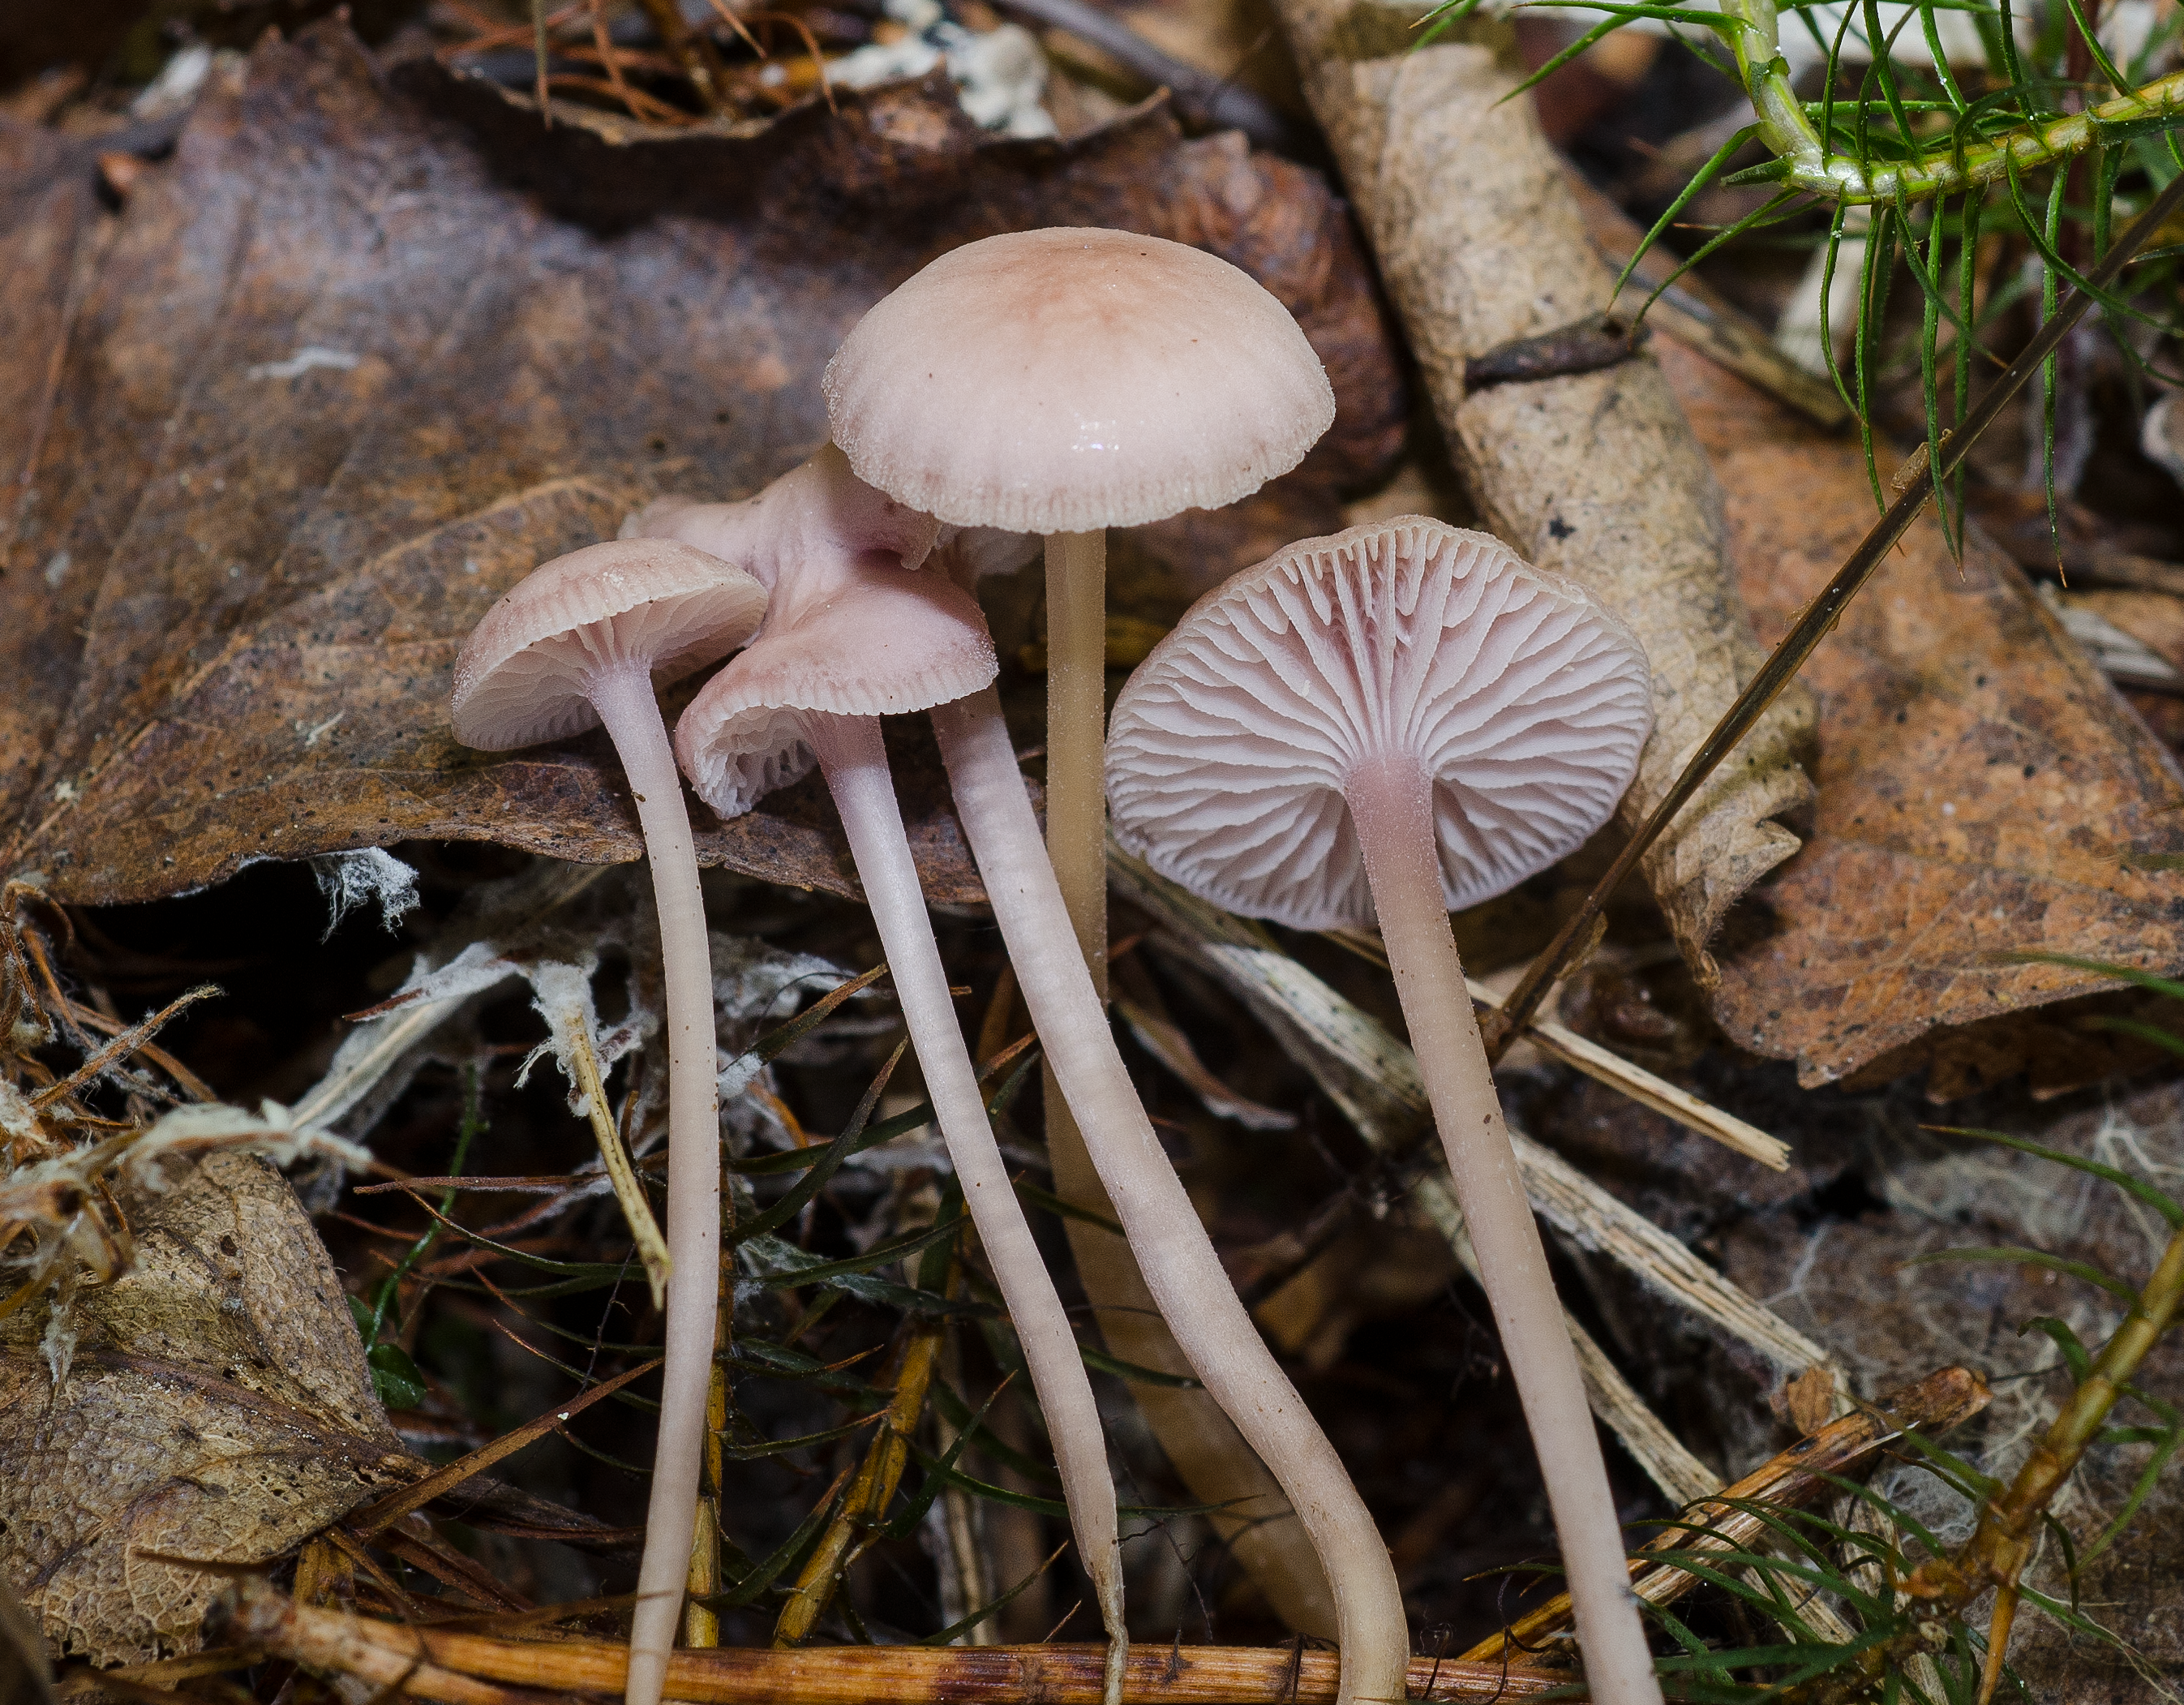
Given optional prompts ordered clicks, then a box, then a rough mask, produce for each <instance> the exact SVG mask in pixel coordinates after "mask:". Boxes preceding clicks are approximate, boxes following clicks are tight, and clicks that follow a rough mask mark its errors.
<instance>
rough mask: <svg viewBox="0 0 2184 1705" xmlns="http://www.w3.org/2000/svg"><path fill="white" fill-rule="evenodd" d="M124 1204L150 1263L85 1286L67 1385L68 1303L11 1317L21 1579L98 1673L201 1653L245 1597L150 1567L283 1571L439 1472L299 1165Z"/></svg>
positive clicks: (10, 1561) (34, 1606)
mask: <svg viewBox="0 0 2184 1705" xmlns="http://www.w3.org/2000/svg"><path fill="white" fill-rule="evenodd" d="M122 1206H123V1207H124V1209H125V1212H126V1213H127V1215H128V1218H129V1222H130V1224H131V1227H132V1229H134V1231H135V1234H136V1267H135V1268H134V1270H133V1271H132V1272H131V1273H129V1275H128V1276H127V1277H126V1278H124V1279H120V1280H118V1281H117V1282H115V1283H114V1284H111V1285H107V1286H103V1287H101V1288H98V1289H94V1290H84V1291H81V1292H80V1293H79V1294H78V1295H77V1297H76V1299H75V1307H74V1310H73V1322H74V1328H75V1349H74V1354H73V1356H72V1357H70V1362H69V1372H68V1376H67V1378H66V1379H65V1380H64V1381H63V1382H62V1384H61V1385H60V1387H59V1389H58V1392H57V1391H56V1390H55V1389H54V1385H53V1374H52V1372H51V1369H50V1368H49V1366H48V1361H47V1353H46V1348H45V1346H44V1345H42V1342H41V1340H42V1338H43V1337H44V1335H45V1334H46V1330H47V1322H48V1318H49V1315H48V1311H47V1308H46V1307H42V1306H34V1307H30V1308H26V1309H25V1310H23V1311H22V1312H20V1313H18V1314H16V1315H15V1316H14V1317H13V1318H10V1319H9V1320H8V1321H7V1322H6V1323H4V1324H0V1462H5V1463H7V1465H8V1466H7V1472H6V1473H5V1474H0V1576H4V1577H5V1578H7V1579H8V1580H10V1581H11V1582H13V1583H14V1585H16V1587H17V1588H18V1589H19V1590H20V1592H21V1594H22V1597H23V1602H24V1603H25V1606H26V1607H28V1608H29V1609H30V1610H31V1612H32V1613H34V1614H35V1615H36V1616H37V1617H38V1619H40V1620H41V1622H42V1624H43V1625H44V1628H45V1631H46V1635H47V1638H48V1639H50V1640H51V1641H53V1643H54V1645H55V1646H56V1647H58V1649H59V1650H61V1651H63V1652H73V1653H75V1654H77V1655H79V1656H81V1657H84V1658H89V1659H90V1660H91V1661H92V1662H93V1663H131V1662H140V1661H142V1660H145V1659H148V1658H153V1657H156V1656H158V1655H159V1653H160V1652H162V1651H171V1650H176V1649H187V1648H188V1647H191V1646H194V1645H195V1644H196V1643H197V1640H198V1623H199V1620H200V1618H201V1616H202V1614H203V1610H204V1607H205V1606H206V1605H207V1604H208V1603H209V1602H211V1600H212V1598H213V1597H214V1595H215V1594H216V1593H218V1592H219V1591H220V1588H221V1586H222V1585H224V1581H223V1579H222V1577H220V1576H219V1575H216V1574H208V1573H206V1572H204V1571H203V1570H198V1569H192V1568H181V1567H177V1566H175V1565H174V1564H171V1563H159V1562H153V1561H152V1560H151V1559H150V1558H148V1557H145V1556H143V1555H142V1554H141V1553H143V1552H157V1553H160V1554H162V1555H164V1556H168V1557H195V1558H203V1559H208V1560H217V1561H220V1562H226V1563H258V1562H262V1561H264V1560H265V1559H267V1558H270V1557H277V1556H279V1555H281V1553H282V1552H286V1551H288V1550H290V1549H291V1548H292V1547H293V1546H296V1545H297V1544H298V1542H299V1541H302V1540H304V1538H306V1537H307V1536H309V1535H311V1534H313V1533H315V1532H317V1531H318V1530H319V1529H321V1528H323V1527H325V1526H326V1524H328V1523H330V1522H331V1521H333V1520H335V1519H337V1518H339V1517H340V1516H342V1515H343V1514H345V1513H347V1512H348V1511H349V1510H351V1509H353V1508H354V1507H356V1506H357V1505H358V1504H360V1503H362V1502H365V1500H366V1499H368V1498H370V1497H371V1496H375V1495H376V1494H377V1493H379V1492H382V1491H385V1490H388V1489H389V1488H391V1487H393V1486H397V1485H406V1484H408V1482H409V1480H410V1479H413V1478H414V1477H415V1473H416V1471H417V1467H418V1465H417V1464H416V1463H415V1459H414V1458H412V1457H409V1456H408V1455H407V1454H406V1453H405V1452H404V1451H402V1449H401V1446H400V1445H399V1444H398V1441H397V1440H396V1439H395V1436H394V1435H393V1431H392V1430H391V1429H389V1428H388V1426H387V1418H386V1416H385V1414H384V1413H383V1412H382V1410H381V1408H380V1407H379V1402H378V1400H377V1399H376V1397H375V1396H373V1394H372V1388H371V1379H370V1371H369V1370H368V1369H367V1368H366V1367H365V1359H364V1345H363V1341H362V1340H360V1339H359V1336H358V1335H357V1330H356V1325H355V1323H354V1321H353V1320H352V1319H351V1318H350V1317H349V1312H348V1307H347V1305H346V1303H345V1302H344V1301H343V1295H342V1291H341V1287H340V1285H339V1284H338V1283H337V1281H336V1279H335V1277H334V1271H333V1266H332V1263H331V1262H330V1261H329V1260H328V1259H327V1256H326V1247H325V1245H323V1244H321V1243H320V1241H319V1237H318V1234H317V1233H316V1232H315V1230H314V1229H312V1226H311V1222H310V1220H309V1217H308V1216H306V1215H305V1214H304V1211H303V1208H302V1206H300V1205H299V1204H298V1202H297V1201H296V1195H295V1192H294V1191H293V1190H290V1189H289V1187H288V1184H287V1181H286V1180H285V1179H284V1178H281V1175H280V1173H277V1172H276V1171H274V1170H273V1168H272V1167H270V1166H268V1165H266V1164H265V1162H262V1161H260V1160H257V1159H255V1158H253V1157H250V1156H242V1155H232V1154H228V1155H214V1156H211V1157H210V1158H209V1159H207V1160H206V1161H205V1162H203V1163H202V1164H201V1165H200V1166H198V1167H197V1168H196V1169H195V1170H194V1171H193V1172H192V1173H190V1174H189V1175H188V1176H187V1178H184V1179H183V1180H182V1181H181V1182H180V1183H178V1184H175V1185H174V1186H173V1187H172V1188H170V1190H167V1191H165V1192H164V1193H163V1194H143V1195H131V1196H130V1197H126V1198H125V1199H124V1201H123V1203H122Z"/></svg>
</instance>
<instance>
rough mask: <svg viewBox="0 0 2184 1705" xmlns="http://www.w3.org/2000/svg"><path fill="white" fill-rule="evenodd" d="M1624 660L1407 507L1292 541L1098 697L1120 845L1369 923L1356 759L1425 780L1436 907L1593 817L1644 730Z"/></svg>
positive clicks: (1313, 923) (1631, 656)
mask: <svg viewBox="0 0 2184 1705" xmlns="http://www.w3.org/2000/svg"><path fill="white" fill-rule="evenodd" d="M1651 698H1652V687H1651V676H1650V673H1649V671H1648V670H1647V667H1646V659H1645V655H1644V653H1643V652H1642V651H1641V650H1640V649H1639V647H1638V644H1637V642H1636V640H1635V639H1634V638H1631V637H1630V634H1629V632H1627V630H1625V629H1624V627H1623V626H1622V624H1621V623H1619V622H1618V621H1615V619H1614V618H1613V616H1609V615H1607V612H1606V611H1604V610H1602V608H1601V607H1600V606H1599V605H1597V604H1596V602H1594V600H1593V599H1591V596H1590V595H1589V594H1587V593H1585V591H1584V590H1583V589H1582V588H1579V587H1577V586H1575V585H1574V584H1573V583H1571V582H1568V581H1565V580H1563V579H1561V578H1560V577H1556V576H1552V575H1547V574H1543V573H1541V572H1540V571H1538V570H1536V569H1533V568H1531V567H1529V566H1526V565H1525V564H1524V563H1523V562H1522V561H1520V560H1518V558H1517V557H1516V555H1515V554H1513V553H1512V552H1511V551H1510V550H1509V549H1508V548H1507V546H1505V545H1503V544H1502V543H1501V542H1500V541H1499V540H1497V539H1494V538H1490V537H1488V536H1487V535H1486V534H1484V533H1478V532H1465V531H1463V530H1462V529H1459V528H1456V527H1446V526H1443V525H1442V524H1441V523H1440V522H1439V521H1429V520H1427V519H1424V518H1423V517H1419V516H1407V517H1405V518H1403V519H1402V520H1401V521H1395V522H1392V523H1388V522H1383V523H1380V524H1378V525H1376V526H1373V527H1354V528H1352V529H1351V531H1349V532H1344V533H1338V534H1336V535H1334V537H1332V538H1321V539H1308V540H1306V541H1304V542H1303V543H1300V544H1297V545H1294V546H1292V547H1290V549H1288V550H1285V551H1283V552H1281V553H1280V554H1278V555H1276V556H1273V557H1271V558H1269V559H1268V560H1267V561H1266V562H1264V563H1262V564H1261V565H1259V566H1257V567H1256V568H1252V569H1247V570H1245V571H1244V572H1243V573H1241V574H1240V575H1238V576H1236V577H1234V579H1232V580H1230V581H1229V582H1227V583H1226V584H1225V585H1223V586H1222V587H1220V588H1217V589H1216V590H1215V591H1214V592H1212V593H1210V594H1208V595H1207V596H1206V598H1204V599H1201V600H1200V602H1199V603H1198V604H1197V605H1195V607H1194V608H1193V609H1192V610H1191V611H1190V614H1189V615H1187V616H1184V619H1183V621H1182V622H1181V624H1180V625H1179V626H1178V627H1177V628H1176V630H1175V632H1173V633H1171V634H1170V635H1168V637H1167V638H1166V639H1164V640H1162V642H1161V644H1159V645H1158V646H1156V648H1155V649H1154V650H1153V652H1152V654H1151V655H1150V656H1149V657H1147V659H1146V660H1145V663H1144V664H1143V665H1142V666H1140V667H1139V670H1138V671H1137V672H1136V674H1134V676H1133V677H1131V679H1130V682H1129V683H1128V685H1127V686H1126V687H1125V688H1123V693H1122V696H1121V698H1120V699H1118V700H1117V704H1116V706H1115V712H1114V717H1113V720H1112V724H1111V726H1110V731H1109V737H1108V746H1107V794H1108V800H1109V803H1110V805H1111V807H1112V811H1113V813H1114V825H1115V833H1116V834H1117V838H1118V839H1121V841H1122V842H1123V845H1124V846H1126V847H1128V848H1129V849H1130V850H1131V851H1133V852H1134V853H1136V854H1138V855H1139V856H1140V857H1142V858H1144V859H1145V861H1146V862H1147V863H1149V864H1151V866H1153V867H1154V868H1155V869H1156V870H1158V871H1160V872H1162V874H1163V875H1166V876H1168V877H1171V878H1173V879H1174V880H1176V881H1178V882H1179V883H1183V884H1184V886H1185V887H1187V888H1190V889H1192V890H1194V891H1195V892H1196V893H1198V894H1203V895H1205V896H1206V897H1207V898H1208V899H1211V900H1214V901H1216V902H1217V904H1219V905H1224V906H1226V907H1228V908H1229V910H1231V911H1237V912H1241V913H1245V914H1247V915H1249V916H1252V917H1271V918H1273V919H1275V920H1277V921H1278V922H1282V923H1285V924H1289V925H1291V926H1292V927H1294V928H1300V929H1326V928H1339V927H1346V928H1362V927H1367V926H1369V925H1370V924H1371V923H1372V922H1373V904H1372V900H1371V897H1370V895H1369V894H1368V891H1367V889H1366V882H1365V862H1364V859H1363V856H1362V854H1361V853H1360V851H1359V850H1358V844H1357V832H1356V830H1355V828H1354V827H1352V825H1351V820H1350V811H1349V807H1348V805H1346V803H1345V801H1344V798H1343V789H1344V787H1345V785H1346V781H1347V778H1348V777H1349V775H1350V773H1351V771H1352V769H1353V768H1355V766H1357V764H1358V763H1360V762H1361V761H1363V760H1365V759H1367V758H1368V757H1374V756H1384V755H1390V754H1395V753H1407V754H1410V755H1413V756H1415V757H1416V758H1417V759H1418V761H1419V762H1420V763H1421V764H1422V765H1423V766H1424V768H1425V770H1426V772H1427V773H1428V774H1429V775H1430V776H1431V777H1433V778H1434V810H1435V817H1436V819H1437V825H1436V826H1437V827H1438V830H1439V833H1440V844H1441V855H1440V867H1441V885H1442V888H1443V890H1444V892H1445V894H1446V900H1447V903H1448V905H1449V908H1450V910H1451V911H1455V910H1457V909H1460V908H1462V907H1463V906H1467V905H1476V904H1478V903H1479V901H1480V900H1488V899H1490V898H1492V897H1493V896H1494V895H1496V894H1501V893H1502V892H1504V891H1505V890H1507V889H1510V888H1512V887H1513V886H1515V885H1516V884H1517V883H1519V882H1521V881H1523V880H1524V878H1526V877H1528V876H1529V875H1531V874H1532V873H1534V872H1536V871H1539V870H1541V869H1542V868H1544V867H1545V866H1547V865H1549V864H1552V863H1553V862H1554V861H1556V860H1557V859H1559V858H1561V857H1562V856H1563V855H1565V854H1567V853H1568V852H1570V851H1572V850H1574V849H1575V848H1576V847H1578V846H1579V845H1580V844H1582V843H1583V842H1584V841H1585V839H1586V837H1588V836H1589V835H1591V833H1592V832H1593V831H1594V830H1595V829H1596V828H1598V827H1600V826H1601V824H1602V823H1603V822H1606V821H1607V817H1608V815H1609V813H1610V812H1612V811H1613V810H1614V808H1615V803H1616V801H1617V800H1619V798H1620V797H1621V796H1622V794H1623V791H1624V788H1625V787H1627V786H1628V785H1629V783H1630V777H1631V775H1632V774H1633V772H1635V769H1636V767H1637V762H1638V753H1639V749H1640V748H1641V747H1642V746H1643V745H1644V744H1645V738H1646V732H1647V729H1648V728H1649V727H1650V723H1651Z"/></svg>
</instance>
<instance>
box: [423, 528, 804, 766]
mask: <svg viewBox="0 0 2184 1705" xmlns="http://www.w3.org/2000/svg"><path fill="white" fill-rule="evenodd" d="M765 615H766V588H764V587H762V586H760V584H759V583H758V582H757V581H755V580H754V579H752V578H751V577H750V576H749V575H748V574H746V573H744V571H743V570H741V569H739V568H735V567H732V566H729V565H728V564H727V563H725V562H722V561H721V560H719V559H718V558H717V557H711V556H708V555H706V554H705V552H703V551H701V550H694V549H691V547H690V546H688V545H687V544H678V543H674V542H673V541H671V540H667V539H652V538H644V539H616V540H613V541H610V542H609V543H605V544H593V545H587V546H586V547H585V548H584V549H582V550H572V551H571V552H570V553H569V554H567V555H566V556H559V557H556V558H554V560H552V561H551V562H549V563H546V564H543V566H540V567H538V568H536V569H534V570H532V572H531V573H530V574H528V575H526V576H525V577H524V578H523V579H521V581H519V582H516V584H515V586H514V587H513V588H510V590H509V591H508V592H507V593H504V595H503V596H502V598H501V599H500V600H499V602H498V603H496V604H495V605H493V608H492V609H490V610H487V611H486V613H485V616H484V617H483V619H482V620H481V621H479V623H478V625H477V627H476V628H474V629H473V630H472V631H471V637H470V638H468V639H466V640H465V641H464V642H463V649H462V650H461V651H460V653H459V654H458V655H457V656H456V658H455V690H454V723H455V736H456V738H458V739H460V740H461V741H462V743H463V744H465V745H466V746H474V747H476V748H477V749H480V750H482V751H487V752H506V751H513V750H515V749H516V748H517V747H519V746H531V745H536V744H538V743H539V742H540V741H542V740H558V739H560V738H564V737H565V736H566V735H570V734H575V733H582V731H583V730H585V729H587V728H593V727H598V726H599V712H598V711H597V710H593V708H592V699H591V694H592V683H593V682H594V681H596V680H597V679H598V677H599V674H600V673H601V671H604V670H607V669H611V668H615V667H618V666H627V665H638V664H641V665H642V666H643V667H644V668H645V669H647V670H648V671H649V672H650V674H651V676H652V678H653V682H654V683H655V685H659V686H664V685H666V683H669V682H671V681H677V680H680V679H681V678H682V677H684V676H686V675H689V674H692V673H694V672H695V671H698V670H699V669H702V668H704V667H705V666H706V665H707V664H709V663H714V662H717V661H718V660H720V659H721V658H723V657H725V656H727V655H728V653H729V652H731V651H733V650H734V649H736V648H737V647H738V645H741V644H743V643H744V641H745V640H746V639H748V638H750V636H751V634H752V633H753V632H754V631H755V630H756V628H757V627H758V625H759V623H760V621H761V620H762V619H763V618H764V616H765Z"/></svg>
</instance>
